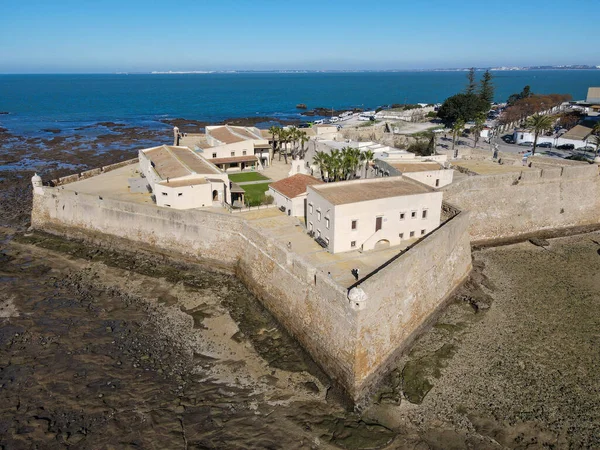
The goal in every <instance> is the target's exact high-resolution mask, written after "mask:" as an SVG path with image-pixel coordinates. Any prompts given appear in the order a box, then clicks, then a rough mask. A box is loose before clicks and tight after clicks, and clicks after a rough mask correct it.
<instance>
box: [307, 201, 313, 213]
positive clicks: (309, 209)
mask: <svg viewBox="0 0 600 450" xmlns="http://www.w3.org/2000/svg"><path fill="white" fill-rule="evenodd" d="M308 212H309V213H310V214H312V213H313V207H312V203H309V204H308Z"/></svg>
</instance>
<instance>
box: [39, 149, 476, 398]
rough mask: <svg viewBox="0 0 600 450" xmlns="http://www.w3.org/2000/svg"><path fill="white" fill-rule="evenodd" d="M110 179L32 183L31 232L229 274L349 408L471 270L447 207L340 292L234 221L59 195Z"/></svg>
mask: <svg viewBox="0 0 600 450" xmlns="http://www.w3.org/2000/svg"><path fill="white" fill-rule="evenodd" d="M135 162H137V161H135V160H134V161H130V163H135ZM121 165H122V164H121ZM111 170H113V167H111V166H108V167H104V168H102V169H96V170H94V171H89V172H85V173H83V174H78V175H73V176H70V177H66V178H62V179H60V180H56V181H55V182H53V183H51V184H52V186H42V185H41V181H39V180H36V181H34V199H33V211H32V227H33V228H34V229H37V230H43V231H46V232H50V233H54V234H58V235H62V236H65V237H68V238H76V239H84V240H87V241H90V242H101V243H103V244H104V245H110V246H113V247H115V248H119V247H122V245H123V243H124V240H127V245H128V246H129V247H131V246H137V247H139V248H141V249H146V250H150V251H152V252H158V253H163V254H168V255H170V256H172V257H175V258H180V259H187V260H200V261H204V262H208V263H209V264H211V265H213V266H214V265H218V266H219V267H228V268H230V269H231V270H232V271H234V272H235V274H236V275H237V276H238V277H239V278H240V279H241V280H242V281H243V282H244V283H245V284H246V286H247V287H248V288H249V289H250V290H251V291H252V292H253V293H255V294H256V295H257V297H258V298H259V299H260V301H261V302H262V303H263V304H264V305H265V306H266V308H267V309H268V310H269V311H270V312H271V313H272V314H273V315H274V316H275V317H276V318H277V319H278V320H279V321H280V323H282V325H283V326H285V327H286V329H287V330H288V331H289V332H290V333H291V334H292V335H293V336H294V337H295V338H296V339H297V340H298V341H299V342H300V343H301V344H302V345H303V346H304V348H306V350H307V351H308V352H309V353H310V354H311V356H312V357H313V358H314V360H315V361H316V362H317V363H318V364H319V365H320V366H321V367H322V368H323V369H324V370H325V372H326V373H327V374H328V375H329V376H330V377H331V378H332V379H333V380H334V381H335V382H337V383H338V384H339V385H341V387H343V388H344V389H345V391H346V392H347V393H348V394H349V396H351V397H352V398H353V399H354V400H357V401H358V400H360V399H361V398H362V397H363V396H364V394H365V393H366V392H367V390H368V389H369V388H370V387H372V386H373V385H374V382H376V381H377V379H378V378H379V377H380V376H382V375H383V374H385V372H386V369H387V367H388V366H389V364H391V363H392V362H393V361H394V359H395V357H396V356H397V355H399V354H400V353H401V352H402V350H403V349H405V348H406V347H407V346H408V345H409V344H410V342H411V341H412V339H413V338H414V337H415V336H416V334H418V333H419V331H420V330H421V329H422V328H423V327H425V326H426V325H427V323H428V321H429V320H430V319H431V318H432V317H433V316H434V313H435V312H436V311H437V310H439V309H440V308H441V307H442V306H443V305H444V303H445V301H446V299H448V298H449V297H450V295H451V293H452V291H453V290H454V289H455V288H456V287H457V286H459V285H460V284H461V283H462V281H463V280H464V279H465V278H466V277H467V276H468V274H469V272H470V270H471V248H470V242H469V235H468V216H467V214H466V213H464V212H460V211H459V210H458V209H456V208H453V207H452V206H450V205H445V206H444V217H445V221H444V223H443V224H442V225H441V226H440V227H439V228H438V229H436V230H434V231H433V232H431V233H429V234H428V235H427V236H425V237H424V238H423V239H421V240H419V241H418V242H416V243H415V244H413V245H412V246H411V247H408V248H407V249H405V250H404V251H402V252H399V253H398V254H396V255H395V256H393V257H392V258H391V259H390V260H388V261H386V262H385V263H384V264H382V265H381V266H380V267H378V268H377V269H376V270H374V271H372V272H371V273H370V274H365V276H363V278H362V279H361V280H360V281H359V282H358V283H357V284H355V285H353V286H350V287H348V286H341V285H339V284H338V283H336V282H335V280H333V279H332V278H330V277H329V276H328V274H327V273H326V272H324V271H323V270H321V269H318V268H317V267H315V266H313V265H311V264H310V263H309V262H308V261H307V260H306V259H305V258H303V257H302V256H300V255H299V254H298V253H295V252H293V251H291V250H290V249H289V248H288V247H287V246H286V245H284V244H283V243H281V242H280V241H278V240H276V239H274V238H273V237H271V236H270V235H269V233H265V232H264V230H262V229H260V228H259V227H257V226H255V225H254V224H253V223H252V222H250V221H248V220H245V219H244V218H243V217H242V216H243V215H241V214H223V213H216V212H211V211H210V210H209V209H207V210H173V209H170V208H161V207H157V206H156V205H154V204H143V203H135V202H127V201H122V200H117V199H114V198H109V197H108V196H106V195H103V196H100V195H93V194H90V193H83V192H77V191H75V190H73V189H69V188H68V184H69V183H72V182H74V181H77V180H80V179H82V178H87V177H92V176H97V175H101V174H105V173H107V172H109V171H111Z"/></svg>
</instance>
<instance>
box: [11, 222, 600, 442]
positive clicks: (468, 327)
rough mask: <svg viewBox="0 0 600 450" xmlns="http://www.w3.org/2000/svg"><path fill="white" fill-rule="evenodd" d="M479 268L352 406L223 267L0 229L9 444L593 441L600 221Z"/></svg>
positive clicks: (498, 255)
mask: <svg viewBox="0 0 600 450" xmlns="http://www.w3.org/2000/svg"><path fill="white" fill-rule="evenodd" d="M549 242H550V245H549V246H548V247H546V248H542V247H538V246H534V245H532V244H530V243H521V244H515V245H511V246H505V247H498V248H487V249H484V250H479V251H476V252H475V254H474V255H475V266H476V270H475V271H474V274H473V276H472V278H471V279H470V280H469V282H468V283H467V284H466V285H465V286H464V287H463V288H462V289H461V290H460V292H458V293H457V296H456V299H455V301H454V302H453V303H452V304H451V305H450V306H449V307H448V309H447V310H446V311H445V312H444V314H443V315H442V316H441V317H440V319H439V320H438V322H437V324H436V325H435V326H434V327H433V328H432V329H431V330H430V331H429V332H427V333H425V334H424V335H423V336H422V337H421V338H420V339H419V340H418V341H417V343H416V345H415V346H414V347H413V349H412V351H411V352H410V354H409V355H406V356H405V357H404V358H403V359H402V360H401V361H399V363H398V366H397V369H396V370H395V371H394V372H393V373H392V374H391V375H390V376H389V377H388V379H387V380H386V381H385V382H384V384H383V385H382V386H380V387H379V389H378V392H377V394H376V395H375V396H374V398H373V399H372V402H371V403H370V405H369V406H368V407H367V408H366V410H364V411H362V412H361V413H356V412H351V411H348V409H347V408H346V407H345V406H344V403H343V402H342V401H341V400H340V399H341V397H339V396H337V395H336V393H335V392H332V391H331V390H330V389H329V381H328V379H327V377H326V376H324V375H323V374H322V373H321V372H320V371H319V370H318V368H317V367H316V366H314V364H313V363H312V361H311V360H310V358H309V357H308V356H307V355H306V354H305V353H304V352H303V351H302V350H301V349H300V347H298V346H297V344H296V343H295V342H294V341H293V339H291V338H290V337H289V336H288V335H287V334H286V333H285V331H284V330H283V329H282V328H281V327H280V326H279V325H278V324H277V323H276V322H275V321H274V320H273V318H272V317H271V316H270V315H269V314H268V313H267V312H266V311H265V310H264V309H263V308H261V307H260V305H259V303H258V302H257V301H256V299H254V298H253V297H252V295H251V294H250V293H249V292H248V291H247V290H246V289H245V288H244V287H243V286H242V285H241V284H240V283H239V282H238V281H237V280H236V279H235V278H234V277H232V276H231V275H229V274H226V273H213V272H208V271H206V270H203V269H202V268H201V267H189V266H182V265H179V266H178V265H173V263H172V262H169V261H166V260H160V259H158V260H157V259H153V258H148V257H147V255H142V254H128V253H122V252H121V253H117V252H112V251H110V250H107V249H103V248H90V247H86V246H83V245H79V244H78V243H72V242H66V241H63V240H61V239H57V238H53V237H49V236H46V235H43V234H39V233H36V234H34V235H32V236H21V237H17V238H15V239H12V240H10V241H8V242H5V243H4V244H3V250H2V253H1V254H0V261H1V262H0V276H1V277H2V281H3V282H2V284H1V287H0V289H1V291H0V292H1V298H2V304H1V305H0V324H1V325H0V361H2V363H1V364H0V365H1V370H0V384H1V385H2V388H1V389H0V405H1V406H0V430H1V432H0V436H1V437H0V445H4V446H5V447H6V448H31V447H34V446H36V445H37V446H39V447H48V446H50V447H53V446H55V447H61V446H63V445H76V446H77V448H98V447H106V448H129V447H141V448H339V447H341V448H354V449H359V448H419V449H420V448H439V449H442V448H597V447H598V446H599V445H600V431H599V430H600V423H599V419H598V418H599V417H600V414H599V413H600V406H599V405H600V404H599V402H598V400H599V398H598V397H599V395H598V386H600V383H599V382H600V379H599V378H600V371H599V370H598V369H600V367H599V366H600V360H599V359H598V348H599V347H598V344H599V343H600V342H599V341H600V333H599V331H600V296H599V294H598V292H599V288H600V285H599V284H600V279H599V277H598V276H597V275H595V274H596V273H597V272H598V269H600V255H599V253H598V252H599V249H600V244H598V243H597V242H600V234H599V233H592V234H587V235H581V236H576V237H567V238H560V239H555V240H550V241H549Z"/></svg>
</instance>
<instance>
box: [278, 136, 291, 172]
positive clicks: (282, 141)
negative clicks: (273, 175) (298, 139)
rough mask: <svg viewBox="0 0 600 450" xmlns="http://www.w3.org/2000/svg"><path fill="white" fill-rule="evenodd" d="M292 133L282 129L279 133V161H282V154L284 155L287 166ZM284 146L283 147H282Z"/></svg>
mask: <svg viewBox="0 0 600 450" xmlns="http://www.w3.org/2000/svg"><path fill="white" fill-rule="evenodd" d="M290 137H291V135H290V131H289V130H287V129H285V128H282V129H281V130H280V131H279V161H281V154H282V153H283V158H284V159H285V163H286V164H287V162H288V161H287V154H288V150H287V144H288V143H289V142H290ZM282 144H283V145H282Z"/></svg>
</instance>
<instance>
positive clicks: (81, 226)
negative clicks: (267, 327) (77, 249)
mask: <svg viewBox="0 0 600 450" xmlns="http://www.w3.org/2000/svg"><path fill="white" fill-rule="evenodd" d="M43 189H44V195H34V196H33V211H32V215H31V225H32V227H33V228H36V229H41V230H44V231H49V232H54V233H58V234H61V235H66V236H68V237H76V234H77V233H80V232H82V231H87V232H98V233H103V234H108V235H113V236H117V237H120V238H126V239H129V240H131V241H135V242H139V243H142V244H144V245H149V246H152V247H155V248H158V249H161V250H164V251H167V252H174V253H177V254H181V255H185V256H187V257H192V258H202V259H205V260H208V261H216V262H218V263H219V265H229V266H232V267H233V266H234V265H235V264H236V263H237V260H238V258H239V251H240V249H239V247H240V239H239V230H240V229H241V226H242V221H240V220H239V219H237V218H236V217H232V216H230V215H227V216H223V215H221V214H215V213H210V212H205V211H193V210H187V211H186V210H174V209H169V208H158V207H156V206H154V205H145V204H139V203H129V202H123V201H119V200H114V199H110V198H100V197H99V196H95V195H90V194H83V193H76V192H74V191H70V190H65V189H59V188H49V187H44V188H43Z"/></svg>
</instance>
